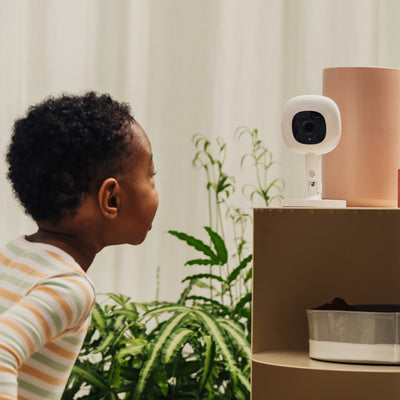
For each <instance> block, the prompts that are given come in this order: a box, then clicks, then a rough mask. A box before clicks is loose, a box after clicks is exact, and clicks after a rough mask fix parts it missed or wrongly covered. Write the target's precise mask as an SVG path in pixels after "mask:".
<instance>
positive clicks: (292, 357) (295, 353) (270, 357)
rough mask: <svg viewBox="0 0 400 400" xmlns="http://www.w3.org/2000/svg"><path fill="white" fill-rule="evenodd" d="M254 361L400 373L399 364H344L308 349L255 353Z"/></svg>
mask: <svg viewBox="0 0 400 400" xmlns="http://www.w3.org/2000/svg"><path fill="white" fill-rule="evenodd" d="M251 359H252V361H254V362H257V363H261V364H267V365H273V366H277V367H283V368H300V369H312V370H324V371H343V372H374V373H377V372H378V373H400V366H397V365H363V364H342V363H334V362H326V361H317V360H313V359H311V358H310V357H309V356H308V350H282V351H280V350H274V351H265V352H260V353H254V354H252V356H251Z"/></svg>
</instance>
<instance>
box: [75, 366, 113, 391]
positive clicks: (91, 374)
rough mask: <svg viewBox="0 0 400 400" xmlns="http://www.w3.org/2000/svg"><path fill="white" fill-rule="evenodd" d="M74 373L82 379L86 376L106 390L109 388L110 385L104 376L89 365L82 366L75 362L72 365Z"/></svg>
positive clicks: (86, 379) (88, 379)
mask: <svg viewBox="0 0 400 400" xmlns="http://www.w3.org/2000/svg"><path fill="white" fill-rule="evenodd" d="M72 373H73V374H74V375H76V376H78V377H79V378H80V379H82V377H83V378H85V381H86V382H87V383H89V384H90V385H92V386H94V387H95V388H99V389H102V390H105V391H108V390H109V387H108V386H107V385H106V384H105V383H104V382H103V377H102V376H100V375H99V374H98V373H97V372H96V371H94V370H92V369H91V368H88V367H87V365H85V366H80V365H77V364H75V365H74V366H73V367H72Z"/></svg>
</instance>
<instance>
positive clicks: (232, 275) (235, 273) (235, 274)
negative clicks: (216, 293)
mask: <svg viewBox="0 0 400 400" xmlns="http://www.w3.org/2000/svg"><path fill="white" fill-rule="evenodd" d="M252 259H253V255H252V254H250V255H249V256H247V257H246V258H244V259H243V260H242V261H241V263H240V264H239V265H238V266H237V267H236V268H235V269H234V270H233V271H232V272H231V273H230V274H229V276H228V278H227V279H226V282H227V283H228V284H229V283H232V282H233V281H234V280H235V279H236V278H237V277H238V275H239V274H240V271H242V270H243V269H244V268H246V266H247V264H248V263H249V262H250V261H251V260H252Z"/></svg>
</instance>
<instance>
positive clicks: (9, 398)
mask: <svg viewBox="0 0 400 400" xmlns="http://www.w3.org/2000/svg"><path fill="white" fill-rule="evenodd" d="M1 400H29V399H24V398H22V397H21V396H18V399H17V398H16V397H14V396H13V395H11V394H2V395H1Z"/></svg>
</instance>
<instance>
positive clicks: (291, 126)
mask: <svg viewBox="0 0 400 400" xmlns="http://www.w3.org/2000/svg"><path fill="white" fill-rule="evenodd" d="M282 134H283V139H284V141H285V143H286V145H287V146H288V147H289V148H290V149H292V150H293V151H295V152H297V153H302V154H305V158H306V179H307V192H308V198H307V199H303V200H283V202H282V205H283V206H293V207H294V206H312V207H345V206H346V202H345V201H342V200H322V198H321V193H322V183H321V155H322V154H325V153H329V152H330V151H332V150H333V149H334V148H335V147H336V146H337V145H338V143H339V140H340V136H341V118H340V111H339V108H338V106H337V105H336V103H335V102H334V101H333V100H332V99H330V98H329V97H325V96H317V95H306V96H297V97H293V98H292V99H290V100H289V101H288V102H287V103H286V104H285V106H284V108H283V112H282Z"/></svg>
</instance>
